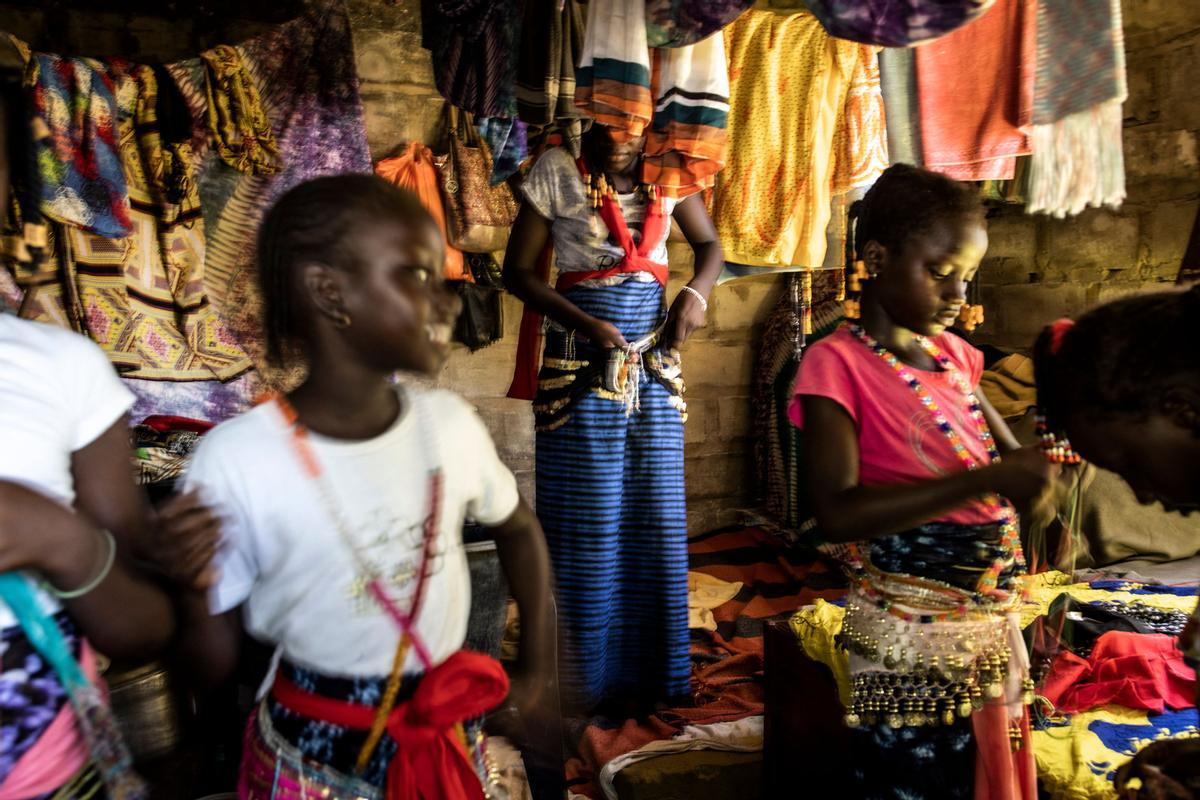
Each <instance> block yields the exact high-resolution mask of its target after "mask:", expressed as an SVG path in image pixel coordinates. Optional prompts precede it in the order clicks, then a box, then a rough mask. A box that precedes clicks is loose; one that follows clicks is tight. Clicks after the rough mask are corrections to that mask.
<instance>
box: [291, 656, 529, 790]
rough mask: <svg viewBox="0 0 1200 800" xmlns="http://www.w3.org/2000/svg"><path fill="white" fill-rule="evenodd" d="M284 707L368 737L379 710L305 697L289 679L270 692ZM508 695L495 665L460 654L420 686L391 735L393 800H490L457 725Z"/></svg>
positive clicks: (392, 723) (399, 708) (399, 711)
mask: <svg viewBox="0 0 1200 800" xmlns="http://www.w3.org/2000/svg"><path fill="white" fill-rule="evenodd" d="M271 691H272V693H273V694H274V695H275V699H276V700H277V701H278V702H279V704H280V705H282V706H283V707H284V708H287V709H289V710H291V711H294V712H295V713H297V714H300V715H302V716H305V717H309V718H310V719H316V720H321V721H323V722H328V723H331V724H333V725H341V726H343V727H346V728H357V729H360V730H369V729H370V727H371V724H372V723H373V722H374V721H375V713H376V709H375V708H373V707H372V706H365V705H358V704H356V703H347V702H345V701H342V700H333V699H331V698H328V697H321V696H320V695H316V694H312V693H310V692H306V691H305V690H303V689H301V688H300V687H298V686H296V685H295V684H294V683H292V682H291V681H289V680H287V679H286V678H284V677H282V676H278V675H277V676H276V678H275V685H274V687H273V688H272V689H271ZM507 694H508V677H507V676H506V675H505V674H504V668H503V667H501V666H500V662H498V661H496V660H495V659H494V658H490V657H489V656H485V655H483V654H482V653H474V652H471V651H469V650H460V651H458V652H457V653H455V654H454V655H452V656H450V658H448V659H446V660H445V661H444V662H442V663H441V664H439V665H438V666H437V667H435V668H434V669H432V670H430V671H429V672H427V673H426V674H425V676H424V677H423V678H422V679H421V682H420V683H419V684H418V685H417V690H416V692H415V694H414V695H413V697H412V699H410V700H408V701H407V702H404V703H397V704H396V707H395V708H394V709H392V713H391V714H390V715H389V716H388V722H387V732H388V735H389V736H390V737H391V738H392V739H394V740H395V742H396V744H397V745H398V748H397V751H396V755H395V757H394V758H393V759H392V761H391V763H390V764H389V765H388V782H387V795H386V796H387V800H483V797H484V795H483V786H482V785H481V784H480V782H479V775H478V774H477V773H476V772H475V766H474V764H472V763H471V760H470V758H469V757H468V755H467V753H466V751H465V750H464V749H463V744H462V742H461V741H460V740H459V739H458V737H457V736H456V735H455V730H454V726H455V724H456V723H459V722H463V721H465V720H469V719H474V718H475V717H478V716H480V715H482V714H483V713H484V712H486V711H490V710H491V709H493V708H495V707H496V706H497V705H499V704H500V702H501V701H502V700H503V699H504V698H505V696H506V695H507Z"/></svg>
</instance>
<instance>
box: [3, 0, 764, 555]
mask: <svg viewBox="0 0 1200 800" xmlns="http://www.w3.org/2000/svg"><path fill="white" fill-rule="evenodd" d="M349 7H350V13H351V27H352V30H353V34H354V45H355V55H356V61H357V64H358V71H359V75H360V77H361V79H362V97H363V104H364V108H365V112H366V127H367V138H368V141H369V143H370V146H371V153H372V155H373V157H375V158H381V157H384V156H386V155H388V154H389V153H390V152H391V151H393V150H394V149H396V148H397V147H398V146H400V145H402V144H404V143H405V142H408V141H410V140H412V139H418V140H421V141H424V142H426V143H431V142H436V141H438V135H439V133H440V130H439V128H440V116H441V113H442V100H441V98H440V97H439V96H438V94H437V92H436V91H435V90H434V88H433V74H432V69H431V65H430V61H429V56H428V53H427V52H426V51H425V50H423V49H421V40H420V13H419V8H420V6H419V3H418V2H417V0H401V1H400V2H399V3H398V4H396V5H391V4H390V3H385V2H382V1H381V0H351V2H350V3H349ZM217 23H218V24H216V25H212V26H210V29H209V30H205V31H198V30H197V29H196V27H195V25H194V24H193V23H192V22H191V21H190V20H168V19H163V18H158V17H147V16H136V17H132V16H129V15H118V14H99V13H92V12H83V13H74V12H73V13H71V14H70V15H69V22H67V23H66V24H64V25H54V26H51V28H52V31H50V32H51V33H52V34H53V36H48V35H47V30H46V19H45V17H44V15H43V13H42V12H40V11H38V10H35V9H29V8H16V7H11V6H4V5H2V4H0V30H5V31H9V32H12V33H15V34H16V35H17V36H20V37H22V38H24V39H26V40H27V41H34V42H37V43H39V44H40V45H41V46H43V47H51V46H54V47H56V48H59V49H61V50H62V51H63V52H71V53H73V54H84V55H123V56H126V57H131V58H135V59H146V60H156V61H162V60H171V59H175V58H180V57H186V56H189V55H194V54H195V53H196V52H197V50H198V49H199V48H201V47H202V46H206V45H211V44H214V43H217V42H221V41H236V40H237V39H238V38H242V37H245V36H250V35H253V34H254V33H256V32H258V31H259V30H261V29H262V27H263V26H262V24H261V23H248V22H242V21H237V20H224V21H217ZM47 41H52V42H56V43H55V44H53V45H51V44H46V42H47ZM670 262H671V283H670V286H669V289H668V297H674V295H675V293H676V292H677V291H678V287H679V286H680V285H681V284H682V283H684V282H686V280H687V279H688V278H689V277H690V275H691V268H692V263H691V250H690V248H688V247H687V245H686V244H672V245H671V246H670ZM780 291H781V281H780V279H777V278H771V277H767V278H753V279H748V280H744V281H739V282H736V283H734V284H733V285H730V286H724V287H720V288H718V289H716V290H715V291H714V293H713V297H712V298H711V304H710V309H709V322H708V327H707V328H705V329H703V330H701V331H699V332H698V333H697V334H696V336H695V338H694V339H693V340H692V342H691V343H689V345H688V346H687V347H686V349H685V350H684V354H683V356H684V371H685V379H686V381H687V385H688V404H689V409H690V419H689V422H688V425H687V429H686V436H685V441H686V474H687V489H688V500H689V527H690V530H691V531H692V532H694V533H700V532H703V531H705V530H709V529H711V528H713V527H716V526H719V525H723V524H728V523H731V522H733V521H735V520H736V519H737V509H739V508H745V507H747V506H749V505H750V504H751V502H752V498H753V496H754V495H755V490H756V487H755V485H754V481H753V478H752V476H753V474H754V470H753V461H752V444H751V439H750V428H751V420H750V402H749V392H750V375H751V371H752V370H753V364H754V358H755V354H756V352H757V347H756V342H757V338H758V337H757V334H758V330H759V329H760V327H761V323H762V321H763V318H764V317H765V315H766V313H767V312H768V311H769V310H770V309H771V308H772V307H773V306H774V304H775V301H776V299H777V298H778V293H779V292H780ZM519 320H520V304H519V303H517V302H516V301H515V300H513V299H512V298H506V301H505V328H506V332H505V337H504V339H503V340H502V341H500V342H498V343H497V344H495V345H493V346H492V347H489V348H486V349H484V350H481V351H479V352H477V353H474V354H471V353H469V352H468V351H467V350H466V348H463V347H457V348H456V349H455V352H454V354H453V356H452V357H451V359H450V363H449V364H448V365H447V367H446V370H445V372H444V374H443V375H442V376H441V382H442V384H443V385H445V386H448V387H451V388H453V389H455V390H457V391H459V392H461V393H462V394H464V395H465V396H467V397H468V398H469V399H470V400H471V401H472V402H473V403H475V404H476V406H477V407H478V408H479V410H480V412H481V414H482V415H483V417H484V419H485V421H486V422H487V424H488V426H489V428H490V429H491V431H492V434H493V436H494V437H495V439H496V443H497V445H498V447H499V450H500V453H501V457H502V458H503V459H504V460H505V461H506V463H508V464H509V465H510V466H511V467H512V469H513V470H514V471H516V473H517V475H518V478H519V480H520V482H521V486H522V489H523V491H524V492H525V494H526V496H527V497H529V498H530V499H531V500H532V497H533V419H532V412H531V410H530V407H529V404H528V403H521V402H518V401H513V400H508V399H506V398H505V397H504V393H505V392H506V391H507V389H508V382H509V379H510V377H511V375H512V367H513V362H514V357H515V352H516V331H517V324H518V322H519Z"/></svg>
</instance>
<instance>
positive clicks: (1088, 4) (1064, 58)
mask: <svg viewBox="0 0 1200 800" xmlns="http://www.w3.org/2000/svg"><path fill="white" fill-rule="evenodd" d="M1127 95H1128V90H1127V86H1126V78H1125V42H1124V32H1123V29H1122V27H1121V3H1120V0H1042V1H1041V2H1039V3H1038V6H1037V73H1036V76H1035V78H1034V84H1033V128H1032V131H1031V132H1030V140H1031V144H1032V149H1033V157H1032V159H1031V163H1030V169H1029V204H1028V209H1027V210H1028V211H1029V212H1030V213H1037V212H1042V213H1046V214H1052V215H1054V216H1056V217H1063V216H1066V215H1067V214H1078V213H1079V212H1080V211H1082V210H1083V209H1084V208H1086V207H1087V206H1102V205H1107V206H1114V207H1115V206H1119V205H1120V204H1121V201H1123V200H1124V199H1125V155H1124V150H1123V147H1122V143H1121V134H1122V131H1123V116H1124V115H1123V113H1122V108H1121V105H1122V103H1123V102H1124V101H1125V98H1126V97H1127Z"/></svg>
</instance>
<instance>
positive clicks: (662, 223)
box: [508, 159, 670, 400]
mask: <svg viewBox="0 0 1200 800" xmlns="http://www.w3.org/2000/svg"><path fill="white" fill-rule="evenodd" d="M575 163H576V165H577V166H578V167H579V175H580V178H581V179H582V180H583V182H584V185H585V186H590V185H591V183H590V181H591V176H590V175H589V173H588V169H587V165H585V164H584V162H583V159H578V160H577V161H576V162H575ZM598 211H599V214H600V218H601V219H603V220H604V224H605V225H606V226H607V227H608V232H609V233H611V234H612V236H613V238H614V239H616V240H617V244H619V245H620V247H621V249H622V250H624V251H625V257H624V258H622V259H621V261H620V262H619V263H618V264H617V265H616V266H613V267H608V268H607V269H599V270H591V271H583V272H564V273H562V274H561V275H559V278H558V282H557V283H556V284H555V289H556V290H557V291H559V292H565V291H566V290H567V289H570V288H571V287H573V286H577V285H579V284H580V283H582V282H584V281H594V280H603V279H605V278H611V277H614V276H617V275H621V274H625V273H630V272H648V273H650V274H651V275H653V276H654V279H655V280H656V281H658V283H659V285H661V286H666V285H667V274H668V267H667V265H666V264H663V263H661V262H658V261H653V260H651V259H650V253H652V252H654V249H655V247H656V246H657V245H658V242H659V241H660V240H661V239H662V237H663V233H664V232H665V231H666V229H667V226H668V225H670V221H669V220H668V218H667V215H666V211H665V208H664V205H663V200H662V197H661V196H658V195H657V194H656V196H655V197H653V198H652V199H651V201H650V205H649V208H647V209H646V218H645V220H643V222H642V239H641V242H640V243H635V242H634V239H633V233H632V232H631V231H630V230H629V225H628V224H626V222H625V214H624V213H622V211H621V205H620V203H619V202H618V201H617V198H616V195H615V194H613V193H611V192H604V193H602V194H601V197H600V207H599V209H598ZM551 242H552V240H547V242H546V246H545V247H544V248H542V252H541V254H540V255H539V256H538V261H537V264H536V265H535V267H534V272H535V273H536V274H537V276H538V279H539V280H541V281H542V282H544V283H548V282H549V280H550V261H551V259H552V258H553V250H554V247H553V244H552V243H551ZM541 329H542V317H541V315H540V314H538V313H537V312H536V311H533V310H532V309H530V308H529V306H526V307H525V310H524V312H523V313H522V315H521V332H520V336H519V338H518V340H517V364H516V369H515V371H514V372H513V380H512V385H511V386H509V389H508V396H509V397H512V398H515V399H517V400H533V399H534V397H536V396H537V373H538V358H539V356H540V350H541Z"/></svg>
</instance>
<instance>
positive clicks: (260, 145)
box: [200, 44, 282, 175]
mask: <svg viewBox="0 0 1200 800" xmlns="http://www.w3.org/2000/svg"><path fill="white" fill-rule="evenodd" d="M200 58H201V59H202V60H203V61H204V67H205V70H206V71H207V76H206V77H207V81H205V86H206V90H207V94H208V112H207V116H208V130H209V133H211V134H212V136H213V140H214V142H215V144H216V148H217V152H218V153H220V154H221V158H222V159H223V160H224V161H225V163H226V164H228V165H229V166H231V167H233V168H234V169H236V170H238V171H239V172H244V173H246V174H247V175H274V174H275V173H276V172H278V171H279V168H280V165H281V163H282V162H281V160H280V156H279V146H278V144H277V143H276V141H275V134H274V133H273V132H272V131H271V122H270V120H269V119H267V113H266V111H265V110H264V109H263V105H262V100H261V99H260V98H259V96H258V89H256V88H255V86H254V81H253V80H251V78H250V74H249V72H248V71H247V70H246V66H245V64H244V63H242V57H241V55H240V54H239V53H238V51H237V50H236V49H235V48H233V47H230V46H229V45H227V44H222V45H218V46H217V47H214V48H213V49H212V50H209V51H207V52H206V53H204V54H202V55H201V56H200Z"/></svg>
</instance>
